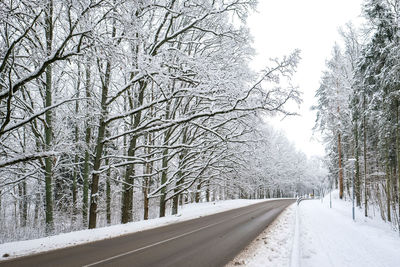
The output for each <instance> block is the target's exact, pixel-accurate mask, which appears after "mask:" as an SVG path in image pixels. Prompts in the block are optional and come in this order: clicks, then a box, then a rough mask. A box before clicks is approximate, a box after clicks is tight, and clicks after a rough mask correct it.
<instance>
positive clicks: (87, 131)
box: [82, 60, 92, 226]
mask: <svg viewBox="0 0 400 267" xmlns="http://www.w3.org/2000/svg"><path fill="white" fill-rule="evenodd" d="M85 75H86V77H85V94H86V98H87V100H86V101H87V104H86V120H85V159H84V163H83V193H82V223H83V226H87V223H88V207H89V203H88V202H89V171H90V169H89V167H90V166H89V162H90V153H89V149H90V139H91V135H92V133H91V127H90V121H89V116H90V104H89V101H90V97H91V93H90V90H91V88H90V86H91V85H90V79H91V77H90V76H91V71H90V63H89V60H88V61H87V62H86V66H85Z"/></svg>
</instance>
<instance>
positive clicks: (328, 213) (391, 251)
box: [227, 191, 400, 267]
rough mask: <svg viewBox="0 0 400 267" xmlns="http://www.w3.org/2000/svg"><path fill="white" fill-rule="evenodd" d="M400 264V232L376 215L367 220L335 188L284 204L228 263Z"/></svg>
mask: <svg viewBox="0 0 400 267" xmlns="http://www.w3.org/2000/svg"><path fill="white" fill-rule="evenodd" d="M233 266H250V267H261V266H265V267H268V266H290V267H298V266H303V267H321V266H324V267H337V266H341V267H370V266H371V267H372V266H373V267H398V266H400V237H399V233H398V232H396V231H394V230H393V229H392V228H391V225H390V224H388V223H385V222H384V221H382V220H381V219H380V217H375V218H365V217H364V216H363V211H362V210H359V209H357V210H356V221H355V222H353V220H352V217H351V202H348V201H343V200H339V197H338V192H337V191H334V192H333V193H332V208H329V195H328V196H327V197H325V199H323V200H322V201H321V200H320V199H315V200H304V201H302V202H301V203H300V205H299V206H297V205H296V204H293V205H291V206H290V207H288V208H287V209H286V210H285V211H284V212H283V213H282V214H281V215H280V216H279V217H278V218H277V220H275V222H273V223H272V224H271V225H270V226H269V227H268V228H267V229H265V230H264V231H263V233H262V234H261V235H259V236H258V237H257V238H256V239H255V240H254V241H253V242H252V243H251V244H250V245H249V246H248V247H246V248H245V249H244V250H243V251H242V252H241V253H240V254H239V255H237V256H236V257H235V259H233V260H232V261H231V262H230V263H229V264H228V265H227V267H233Z"/></svg>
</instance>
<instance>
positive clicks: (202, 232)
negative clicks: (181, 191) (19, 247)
mask: <svg viewBox="0 0 400 267" xmlns="http://www.w3.org/2000/svg"><path fill="white" fill-rule="evenodd" d="M294 202H295V200H290V199H283V200H273V201H267V202H262V203H258V204H254V205H251V206H247V207H242V208H238V209H234V210H229V211H225V212H221V213H217V214H213V215H209V216H204V217H201V218H198V219H194V220H189V221H184V222H181V223H177V224H171V225H167V226H164V227H159V228H155V229H150V230H146V231H142V232H138V233H133V234H128V235H124V236H121V237H116V238H112V239H107V240H102V241H96V242H92V243H87V244H83V245H79V246H75V247H70V248H65V249H58V250H53V251H50V252H45V253H41V254H36V255H31V256H26V257H21V258H17V259H13V260H8V261H2V262H0V266H41V267H43V266H57V267H62V266H163V267H166V266H174V267H176V266H185V267H189V266H193V267H195V266H224V265H225V264H226V263H228V262H229V261H230V260H231V259H232V258H233V257H234V256H236V255H237V254H238V253H239V252H240V251H241V250H242V249H244V248H245V247H246V246H247V245H248V244H249V243H250V242H251V241H252V240H253V239H254V238H256V237H257V236H258V235H259V234H260V233H261V232H262V231H263V230H264V229H265V228H266V227H267V226H268V225H269V224H270V223H271V222H272V221H273V220H274V219H275V218H276V217H277V216H278V215H279V214H280V213H281V212H282V211H283V210H284V209H285V208H286V207H287V206H288V205H290V204H292V203H294Z"/></svg>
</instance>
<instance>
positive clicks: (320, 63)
mask: <svg viewBox="0 0 400 267" xmlns="http://www.w3.org/2000/svg"><path fill="white" fill-rule="evenodd" d="M361 4H362V0H259V5H258V8H257V10H258V12H257V13H254V14H252V15H251V16H250V17H249V19H248V25H249V27H250V29H251V33H252V35H253V37H254V48H255V49H256V52H257V56H256V57H255V59H254V62H253V67H254V68H255V69H261V68H262V67H263V66H264V65H265V64H266V63H267V60H268V59H269V58H271V57H278V56H282V55H285V54H289V53H290V52H291V51H293V50H294V49H296V48H298V49H300V50H301V58H302V60H301V61H300V64H299V65H298V71H297V74H296V77H295V80H294V81H293V84H294V85H298V86H299V88H300V91H302V92H303V100H304V101H303V103H302V105H301V107H300V109H299V110H297V112H298V113H299V114H300V116H296V117H287V118H285V119H284V120H281V118H273V119H271V122H272V124H273V125H274V127H276V128H278V129H282V130H283V132H285V133H286V136H287V137H288V139H289V140H290V141H292V142H293V143H294V144H295V145H296V147H297V148H298V149H299V150H302V151H303V152H304V153H306V155H308V156H312V155H323V154H324V153H325V152H324V147H323V145H322V144H321V143H320V142H319V141H318V140H317V139H319V138H317V136H318V135H315V136H314V137H313V132H312V128H313V126H314V124H315V119H316V114H315V112H312V111H311V110H310V108H311V106H312V105H315V104H316V99H314V95H315V91H316V90H317V89H318V87H319V82H320V77H321V74H322V70H323V69H324V68H325V60H326V59H328V58H329V57H330V55H331V51H332V48H333V45H334V43H335V42H340V36H339V34H338V29H339V27H340V26H344V25H345V24H346V23H347V22H349V21H350V20H357V18H358V19H359V16H360V14H361Z"/></svg>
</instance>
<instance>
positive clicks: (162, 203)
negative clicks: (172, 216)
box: [159, 131, 169, 217]
mask: <svg viewBox="0 0 400 267" xmlns="http://www.w3.org/2000/svg"><path fill="white" fill-rule="evenodd" d="M168 132H169V131H167V133H166V134H165V137H164V145H165V146H168V140H169V134H168ZM161 168H162V172H161V185H162V186H164V187H163V188H162V189H161V196H160V214H159V215H160V217H164V216H165V206H166V201H165V198H166V190H167V189H166V185H165V184H166V182H167V176H168V148H164V151H163V158H162V166H161Z"/></svg>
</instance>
